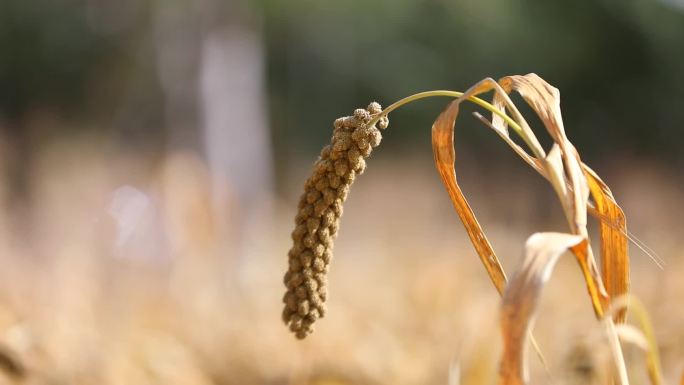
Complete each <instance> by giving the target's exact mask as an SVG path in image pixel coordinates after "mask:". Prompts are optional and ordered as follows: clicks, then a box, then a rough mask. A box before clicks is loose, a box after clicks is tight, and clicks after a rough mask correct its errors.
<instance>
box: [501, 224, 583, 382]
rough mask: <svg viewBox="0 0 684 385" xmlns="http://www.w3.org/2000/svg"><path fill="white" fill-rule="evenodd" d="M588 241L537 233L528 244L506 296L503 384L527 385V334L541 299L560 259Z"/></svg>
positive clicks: (562, 235) (502, 319) (576, 237)
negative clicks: (543, 290) (569, 250)
mask: <svg viewBox="0 0 684 385" xmlns="http://www.w3.org/2000/svg"><path fill="white" fill-rule="evenodd" d="M586 247H587V242H586V238H584V237H582V236H580V235H572V234H562V233H536V234H533V235H532V236H531V237H530V238H529V239H528V240H527V243H526V244H525V258H524V260H523V263H522V266H521V268H520V269H519V270H518V271H517V272H516V274H515V275H514V276H513V278H512V279H511V281H510V283H509V284H508V286H507V287H506V291H505V292H504V296H503V303H502V310H501V328H502V332H503V342H504V351H503V357H502V361H501V367H500V370H499V384H500V385H503V384H506V385H519V384H526V383H527V380H528V374H527V357H526V350H527V338H526V336H527V334H528V333H529V332H530V330H531V329H532V325H533V323H534V317H535V313H536V311H537V307H538V301H539V297H540V295H541V291H542V289H543V288H544V285H545V284H546V282H547V281H548V279H549V277H550V275H551V272H552V270H553V267H554V265H555V264H556V261H557V260H558V258H559V257H560V256H561V255H562V254H563V253H564V252H565V251H567V250H568V249H571V248H573V249H579V250H581V249H586Z"/></svg>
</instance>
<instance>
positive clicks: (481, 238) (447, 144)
mask: <svg viewBox="0 0 684 385" xmlns="http://www.w3.org/2000/svg"><path fill="white" fill-rule="evenodd" d="M492 82H493V80H491V79H485V80H483V81H481V82H479V83H477V84H476V85H474V86H473V87H471V88H470V89H469V90H468V91H466V92H465V94H464V95H463V96H462V97H460V98H458V99H456V100H454V101H452V102H451V103H450V104H449V105H448V106H447V108H446V109H445V110H444V111H443V112H442V113H441V114H440V115H439V116H438V117H437V120H435V123H434V124H433V125H432V150H433V155H434V158H435V167H436V168H437V171H438V172H439V175H440V177H441V179H442V182H443V183H444V186H445V187H446V189H447V192H448V193H449V197H450V198H451V202H452V203H453V205H454V208H455V209H456V213H457V214H458V217H459V218H460V219H461V222H463V226H465V229H466V232H467V233H468V237H470V241H471V242H472V244H473V246H474V247H475V251H476V252H477V254H478V255H479V257H480V260H481V261H482V263H483V264H484V266H485V269H486V270H487V274H488V275H489V278H490V279H491V280H492V283H494V287H496V290H497V291H498V292H499V293H502V292H503V288H504V286H505V284H506V275H505V273H504V271H503V268H502V266H501V263H500V262H499V259H498V258H497V256H496V254H495V253H494V249H493V248H492V245H491V244H490V243H489V240H488V239H487V237H486V236H485V234H484V232H483V231H482V226H480V223H479V222H478V221H477V218H475V214H474V213H473V210H472V209H471V208H470V205H469V204H468V201H467V200H466V199H465V197H464V196H463V192H462V191H461V188H460V187H459V185H458V182H457V181H456V169H455V167H454V163H455V161H456V151H455V150H454V123H455V122H456V118H457V117H458V113H459V107H460V104H461V102H463V101H464V100H467V98H468V97H470V96H475V95H478V94H480V93H483V92H487V91H489V90H490V89H491V86H490V85H491V83H492Z"/></svg>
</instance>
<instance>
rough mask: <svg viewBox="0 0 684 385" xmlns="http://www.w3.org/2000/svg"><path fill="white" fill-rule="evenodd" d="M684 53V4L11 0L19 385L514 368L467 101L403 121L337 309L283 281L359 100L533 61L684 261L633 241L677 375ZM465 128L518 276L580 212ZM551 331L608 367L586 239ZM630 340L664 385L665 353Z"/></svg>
mask: <svg viewBox="0 0 684 385" xmlns="http://www.w3.org/2000/svg"><path fill="white" fill-rule="evenodd" d="M682 47H684V2H682V1H681V0H653V1H638V0H627V1H625V0H621V1H618V0H602V1H589V0H578V1H573V2H548V1H543V0H527V1H518V2H500V1H493V0H480V1H454V0H392V1H389V0H377V1H360V0H350V1H340V2H321V1H312V0H290V1H273V0H228V1H225V0H200V1H194V2H191V1H178V0H177V1H163V2H160V1H134V0H120V1H116V2H112V1H105V0H88V1H84V0H32V1H25V0H2V1H1V2H0V173H1V177H0V266H1V268H0V383H8V384H12V383H26V384H94V383H97V384H328V385H330V384H456V383H458V381H459V379H460V383H463V384H488V383H493V382H494V381H495V379H496V370H497V365H498V358H499V353H500V342H499V328H498V323H497V322H498V321H497V317H498V306H499V305H498V297H497V295H496V292H495V290H493V288H492V287H491V284H490V283H489V280H488V278H487V277H486V275H485V273H484V269H483V268H482V267H481V266H480V264H479V261H478V260H477V256H476V254H475V252H474V251H473V250H472V248H471V246H470V243H469V241H468V239H467V237H466V236H465V233H464V230H463V228H462V226H461V224H460V222H459V221H458V218H457V217H456V215H455V213H454V212H453V210H452V207H451V203H450V202H449V200H448V197H447V195H446V193H445V191H444V190H443V187H442V186H441V183H440V181H439V177H438V175H437V173H436V172H435V171H434V167H433V165H432V155H431V147H430V126H431V124H432V122H433V120H434V118H435V117H436V116H437V115H438V113H439V112H440V111H441V110H442V109H443V108H444V106H445V105H446V103H447V101H448V100H446V99H429V100H422V101H419V102H416V103H414V104H411V105H409V106H406V107H404V108H402V109H400V110H398V111H396V112H394V113H393V114H392V115H391V116H390V128H389V129H388V130H386V131H385V134H384V136H385V137H384V139H383V143H382V146H380V147H379V148H378V149H377V150H376V151H375V152H374V154H373V156H372V159H370V161H369V167H368V170H367V171H366V173H365V174H364V175H363V176H362V177H360V178H358V180H357V182H356V184H355V186H354V188H353V192H352V193H351V194H350V198H349V199H348V201H347V203H346V207H345V216H344V218H343V222H342V226H341V231H340V233H339V237H338V240H337V242H336V258H335V260H334V261H333V264H332V269H331V273H330V274H331V275H330V292H331V296H330V300H329V314H328V315H327V316H326V318H324V319H323V320H321V321H320V322H319V323H318V325H317V330H316V332H315V333H314V334H313V335H312V336H310V337H309V338H308V339H307V340H306V341H296V340H295V339H294V337H293V336H292V335H291V334H290V333H289V332H288V330H287V329H286V327H285V326H284V325H283V324H282V322H281V321H280V312H281V298H282V295H283V293H284V287H283V285H282V274H283V273H284V272H285V269H286V266H287V257H286V255H287V251H288V249H289V247H290V246H291V240H290V235H289V234H290V231H291V230H292V227H293V218H294V214H295V210H296V202H297V200H298V196H299V194H300V193H301V190H302V183H303V182H304V180H305V179H306V178H307V175H308V174H309V172H310V167H311V164H312V163H313V161H314V160H315V159H316V156H317V155H318V152H319V151H320V148H321V147H322V146H323V145H324V144H326V143H328V141H329V138H330V134H331V131H332V122H333V121H334V120H335V119H336V118H337V117H340V116H345V115H349V114H351V113H352V112H353V110H354V109H355V108H358V107H365V106H367V105H368V103H369V102H371V101H373V100H376V101H378V102H380V103H381V104H382V105H384V106H386V105H389V104H390V103H392V102H394V101H396V100H398V99H400V98H402V97H404V96H407V95H410V94H413V93H416V92H420V91H426V90H431V89H451V90H461V91H463V90H465V89H467V88H468V87H470V86H471V85H472V84H474V83H476V82H477V81H479V80H481V79H482V78H485V77H492V78H495V79H497V78H499V77H502V76H505V75H510V74H526V73H529V72H535V73H537V74H539V75H540V76H542V77H543V78H544V79H546V80H547V81H548V82H549V83H551V84H553V85H554V86H556V87H558V88H559V89H560V90H561V94H562V108H563V117H564V121H565V127H566V130H567V134H568V136H569V138H570V140H572V141H573V142H574V144H575V146H576V147H577V148H578V150H579V151H580V153H581V155H582V157H583V160H584V161H585V162H586V163H588V164H589V165H590V166H592V167H593V168H594V169H595V170H596V171H597V172H598V173H599V174H600V175H601V176H602V177H603V179H604V180H605V181H606V182H607V183H608V185H610V186H611V188H612V190H613V193H614V194H615V196H616V198H617V200H618V202H619V203H621V204H622V206H623V208H624V210H625V212H626V214H627V218H628V225H629V227H630V229H631V231H632V232H633V233H634V234H636V236H637V237H639V238H640V239H641V240H642V241H644V242H645V243H646V244H647V245H649V246H650V247H651V248H652V249H653V250H654V254H657V255H658V256H659V257H661V258H662V259H663V260H664V261H665V265H664V267H663V268H662V269H660V268H659V267H658V266H657V264H656V263H654V262H653V261H652V260H651V258H649V257H648V256H647V255H646V254H645V253H643V252H642V251H640V250H639V249H638V248H636V247H634V246H632V247H631V257H632V263H633V265H632V288H633V292H634V294H635V295H636V296H637V297H639V298H641V299H642V301H643V302H645V304H646V307H647V308H648V310H649V312H650V315H651V316H652V318H653V322H654V327H655V331H656V338H657V339H658V342H659V344H660V348H661V352H660V353H661V355H662V359H663V369H664V373H665V376H666V379H667V380H668V381H669V382H670V383H675V382H676V381H678V380H679V376H681V375H682V372H683V371H684V327H683V326H682V325H684V311H682V310H681V309H679V306H678V305H680V304H681V302H682V301H683V300H684V282H683V281H682V280H681V279H680V277H681V276H682V274H684V240H683V239H682V237H681V234H682V232H683V231H684V223H682V220H681V218H682V217H683V215H684V206H683V205H682V202H683V201H684V173H683V172H682V169H683V168H684V152H682V151H681V147H682V144H684V130H683V129H682V128H683V127H682V123H683V122H684V108H683V107H684V71H682V70H681V69H682V63H684V49H682ZM514 100H515V101H517V102H520V103H519V105H520V106H522V105H523V104H524V103H522V101H521V99H519V98H514ZM525 107H526V106H525ZM522 110H523V112H527V113H528V116H529V118H530V119H529V121H530V122H531V123H532V124H536V125H537V127H536V129H537V132H539V133H542V131H541V130H540V128H541V126H540V125H539V124H538V123H539V121H538V120H537V119H536V118H534V117H533V116H532V115H529V112H530V111H529V109H528V108H522ZM540 136H542V137H543V135H540ZM544 143H549V141H548V140H546V142H544ZM456 148H457V154H458V160H457V170H458V173H459V180H460V182H461V184H462V186H463V189H464V190H465V193H466V196H467V197H468V198H469V199H470V201H471V204H472V205H473V206H474V210H475V212H476V214H477V215H478V217H479V218H480V220H481V222H482V224H483V226H484V228H485V231H486V232H487V234H488V235H489V236H490V240H491V241H492V243H493V245H494V247H495V249H496V250H497V252H498V254H499V256H500V258H501V259H502V261H503V263H504V265H505V267H506V271H507V272H508V273H509V275H510V274H511V273H512V272H513V271H514V270H515V268H516V266H517V264H518V262H519V260H520V257H521V255H522V246H523V243H524V241H525V239H526V238H527V237H528V236H529V235H530V234H532V233H533V232H536V231H551V230H557V231H563V230H564V229H565V228H564V220H563V217H562V211H561V210H560V207H559V206H558V204H557V202H556V200H555V197H554V194H553V191H552V189H551V188H549V186H548V185H546V184H545V182H544V181H543V180H542V179H541V178H539V177H538V176H537V175H535V174H534V172H533V171H532V170H528V169H527V168H526V166H525V165H524V164H523V163H522V162H520V161H519V160H518V159H516V157H515V155H514V154H513V153H512V152H511V151H510V150H509V149H508V148H507V146H505V145H503V143H502V142H501V141H500V140H498V138H497V137H496V135H493V134H492V132H490V130H489V129H487V128H486V127H484V126H482V125H481V124H480V123H479V122H478V121H477V120H476V119H474V118H472V117H470V115H467V114H464V115H463V116H462V118H461V120H460V121H459V126H458V133H457V146H456ZM535 334H536V335H537V338H538V340H539V343H540V345H541V349H542V351H544V353H545V354H546V356H547V359H548V360H549V369H550V372H551V375H552V377H553V378H554V382H555V383H562V384H571V383H578V384H580V383H581V384H588V383H604V382H605V376H606V369H605V368H606V367H607V366H608V364H607V362H609V361H608V360H609V357H608V353H607V350H606V342H605V337H604V336H603V332H602V329H601V328H600V326H599V325H598V323H597V322H596V321H595V320H594V318H593V314H592V311H591V307H590V303H589V301H588V298H587V296H586V291H585V289H584V286H583V284H582V281H581V275H580V272H579V269H577V266H576V263H575V262H574V261H573V260H572V258H566V259H565V260H563V261H562V262H561V264H560V265H559V267H558V268H557V269H556V272H555V273H554V277H553V279H552V280H551V283H550V284H549V286H548V288H547V289H546V292H545V294H544V302H543V304H542V310H541V312H540V317H539V320H538V326H537V328H536V331H535ZM626 355H627V358H628V360H629V362H630V368H631V369H630V370H632V373H631V374H632V376H633V383H637V384H639V383H645V382H646V377H645V371H644V369H643V368H644V366H643V361H644V358H643V354H641V352H640V351H639V350H638V349H636V348H629V347H628V348H627V350H626ZM532 365H533V379H535V381H537V382H548V377H546V374H545V373H544V371H543V370H542V368H541V365H540V364H539V363H538V360H536V359H533V363H532Z"/></svg>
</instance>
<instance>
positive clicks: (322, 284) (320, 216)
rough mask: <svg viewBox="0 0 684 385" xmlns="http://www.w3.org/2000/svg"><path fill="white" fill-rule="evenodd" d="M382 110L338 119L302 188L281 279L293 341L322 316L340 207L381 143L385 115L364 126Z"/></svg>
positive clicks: (374, 107)
mask: <svg viewBox="0 0 684 385" xmlns="http://www.w3.org/2000/svg"><path fill="white" fill-rule="evenodd" d="M381 111H382V108H381V107H380V104H378V103H376V102H373V103H371V104H370V105H369V106H368V108H367V109H366V110H364V109H357V110H356V111H354V115H353V116H348V117H344V118H339V119H337V120H336V121H335V128H334V130H333V135H332V139H331V143H330V144H329V145H327V146H325V147H324V148H323V149H322V150H321V154H320V156H319V158H318V160H316V163H314V169H313V173H312V175H311V176H310V177H309V179H307V181H306V183H305V184H304V194H302V197H301V199H300V200H299V206H298V207H299V210H298V213H297V216H296V217H295V224H296V227H295V229H294V231H293V232H292V240H293V241H294V245H293V246H292V249H290V252H289V253H288V259H289V268H288V270H287V273H285V278H284V281H285V286H286V287H287V292H286V293H285V296H284V297H283V302H284V303H285V309H284V310H283V321H284V322H285V324H287V325H289V327H290V330H291V331H292V332H294V333H295V334H296V336H297V338H300V339H301V338H304V337H306V336H307V335H309V334H311V332H312V331H313V324H314V322H316V320H317V319H319V318H321V317H323V316H325V300H326V299H327V297H328V280H327V273H328V266H329V264H330V260H331V259H332V256H333V241H334V240H335V237H336V236H337V230H338V228H339V222H340V217H341V216H342V204H343V203H344V200H345V199H346V198H347V194H348V193H349V188H350V187H351V185H352V183H353V182H354V178H355V177H356V175H359V174H362V173H363V171H364V169H365V168H366V161H365V159H366V158H368V156H370V154H371V151H372V150H373V148H374V147H376V146H378V145H379V144H380V140H381V139H382V135H381V134H380V129H385V128H387V125H388V124H389V120H388V119H387V117H383V118H382V119H380V120H379V121H378V123H377V124H376V125H374V126H371V127H366V124H367V123H368V122H369V121H370V120H371V118H372V116H375V115H376V114H379V113H380V112H381ZM376 126H377V127H376Z"/></svg>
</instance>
